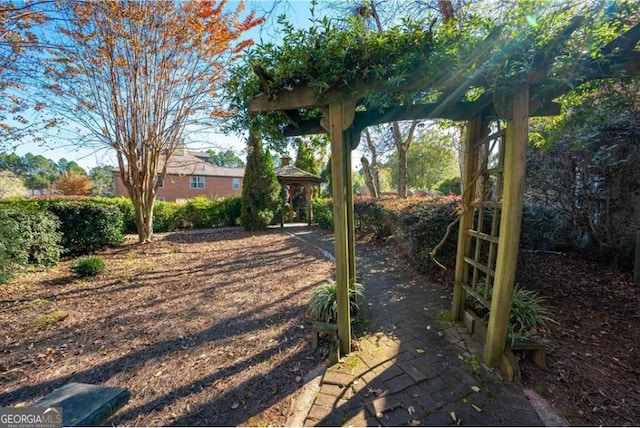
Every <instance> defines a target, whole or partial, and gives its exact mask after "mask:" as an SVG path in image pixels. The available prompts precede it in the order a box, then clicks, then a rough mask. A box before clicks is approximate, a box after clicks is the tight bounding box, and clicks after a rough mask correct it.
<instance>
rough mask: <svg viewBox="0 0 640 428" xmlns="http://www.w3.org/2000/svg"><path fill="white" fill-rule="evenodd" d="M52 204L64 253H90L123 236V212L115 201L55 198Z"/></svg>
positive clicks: (112, 243) (114, 243)
mask: <svg viewBox="0 0 640 428" xmlns="http://www.w3.org/2000/svg"><path fill="white" fill-rule="evenodd" d="M50 207H51V211H52V212H53V213H54V214H55V215H57V216H58V219H60V231H61V232H62V246H63V247H64V252H65V254H68V255H72V256H73V255H82V254H90V253H93V252H95V251H97V250H100V249H102V248H105V247H108V246H115V245H118V244H120V243H121V242H122V240H123V238H124V235H123V233H122V231H123V216H122V212H121V211H120V210H119V209H118V208H117V207H116V206H114V205H107V204H95V203H86V202H80V201H71V202H68V201H55V202H52V203H51V205H50Z"/></svg>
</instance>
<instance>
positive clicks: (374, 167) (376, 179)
mask: <svg viewBox="0 0 640 428" xmlns="http://www.w3.org/2000/svg"><path fill="white" fill-rule="evenodd" d="M364 135H365V141H366V142H367V147H368V148H369V151H370V152H371V163H370V164H369V165H368V167H369V173H370V175H371V180H372V183H373V185H374V187H375V188H376V192H375V196H374V197H375V198H379V197H380V174H378V150H377V149H376V146H375V144H373V139H372V138H371V133H370V132H369V128H366V129H365V130H364ZM363 157H364V156H363ZM365 159H366V158H365ZM360 161H362V159H361V160H360ZM363 166H364V164H363ZM365 174H366V172H365ZM365 178H366V176H365ZM367 186H368V184H367ZM369 190H371V189H369ZM373 195H374V194H373V193H372V194H371V196H373Z"/></svg>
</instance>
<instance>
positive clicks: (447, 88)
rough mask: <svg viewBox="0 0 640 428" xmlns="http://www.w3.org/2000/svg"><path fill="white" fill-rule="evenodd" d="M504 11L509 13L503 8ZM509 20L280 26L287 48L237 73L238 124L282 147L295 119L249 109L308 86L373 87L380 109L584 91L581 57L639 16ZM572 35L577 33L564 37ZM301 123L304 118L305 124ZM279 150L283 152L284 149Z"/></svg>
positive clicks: (573, 7) (368, 98) (563, 12)
mask: <svg viewBox="0 0 640 428" xmlns="http://www.w3.org/2000/svg"><path fill="white" fill-rule="evenodd" d="M502 6H504V4H502ZM509 7H510V8H511V9H510V10H509V14H506V15H504V16H508V18H509V20H508V21H506V20H505V21H503V22H499V21H497V22H496V21H493V20H492V19H491V16H490V15H487V14H485V15H484V16H480V15H475V16H474V15H470V16H466V17H465V18H464V21H463V22H460V21H455V20H452V21H449V22H447V23H441V22H439V21H437V20H436V19H433V17H429V16H427V17H426V18H425V19H423V20H410V19H399V20H397V24H396V25H395V26H392V27H390V28H389V29H387V30H385V31H373V30H371V29H370V28H369V27H368V26H367V25H366V23H365V20H364V19H363V18H362V17H361V16H352V17H349V18H348V19H347V20H346V22H345V23H344V24H342V25H341V26H340V27H337V26H336V25H335V24H334V23H333V22H332V21H331V20H330V19H328V18H326V17H324V18H321V19H316V18H314V19H313V25H312V26H311V27H309V28H307V29H296V28H294V27H293V25H291V24H290V23H289V22H287V21H286V19H285V18H284V17H280V19H279V24H280V25H281V26H282V41H281V43H279V44H275V43H262V44H258V45H256V46H255V47H254V49H253V50H252V51H251V52H250V53H249V55H248V56H247V58H248V59H247V61H246V62H244V63H243V64H242V65H240V66H237V67H236V68H235V69H233V70H231V75H232V78H231V81H230V85H229V89H230V93H231V94H232V98H231V104H232V106H233V107H235V108H236V110H237V114H236V116H235V118H234V121H233V122H232V124H231V125H230V127H231V128H235V129H243V130H244V129H248V128H251V129H253V130H254V131H256V130H257V131H258V132H260V133H261V134H262V135H265V136H266V137H267V138H268V139H269V140H270V141H271V144H272V146H273V145H274V144H275V146H278V144H280V145H281V147H282V145H283V144H284V143H283V135H282V129H283V127H284V126H286V125H287V124H288V123H290V119H287V118H286V117H285V116H283V115H281V114H280V113H277V112H272V113H267V114H261V115H253V114H250V113H249V112H248V103H249V101H250V100H251V99H252V98H254V97H255V96H257V95H258V94H262V95H263V96H266V97H268V98H269V99H273V100H275V99H277V98H278V96H280V95H281V94H283V93H286V92H287V91H291V90H293V89H294V88H299V87H308V88H311V89H312V90H313V92H314V93H315V94H316V96H317V97H318V98H320V97H322V95H323V94H324V93H325V92H326V91H330V90H349V89H350V88H351V89H353V88H355V86H356V85H357V84H362V83H364V84H369V85H370V88H371V90H370V92H369V93H368V94H366V95H365V96H364V98H363V99H362V100H361V102H360V106H361V108H364V109H367V110H370V109H381V108H385V107H392V106H397V105H406V104H411V103H415V102H433V101H436V100H439V99H442V98H444V97H446V96H447V95H449V94H451V93H454V92H455V91H456V89H458V88H460V87H463V88H464V86H462V84H463V82H465V81H466V82H469V81H473V82H474V86H473V87H472V88H471V89H470V90H466V91H464V90H463V91H461V93H459V94H456V97H458V98H459V99H463V100H464V99H466V100H473V99H476V98H477V97H478V96H480V95H482V94H483V93H493V94H496V93H497V94H499V95H501V96H508V95H509V94H510V93H512V92H513V90H514V88H515V87H516V86H518V85H520V84H521V83H524V82H527V81H528V79H529V78H530V76H531V73H532V72H539V73H542V74H543V75H544V77H545V78H547V81H546V83H545V84H546V85H551V86H552V85H566V84H567V83H568V84H569V86H573V85H579V84H580V83H581V77H580V73H581V72H582V71H581V70H580V67H578V65H579V63H580V58H583V57H584V55H585V52H593V56H594V57H598V55H600V56H602V57H603V58H604V57H605V56H606V55H607V53H606V52H600V53H598V52H597V49H594V46H598V47H600V46H603V45H604V44H605V43H607V42H608V41H610V40H612V39H613V38H614V37H615V36H616V35H619V34H620V32H621V31H623V30H624V29H625V25H628V24H623V20H622V19H621V17H629V16H634V13H635V14H637V11H635V9H634V8H633V2H632V1H625V0H621V1H619V2H609V3H607V2H558V1H551V0H542V1H526V0H525V1H521V2H517V3H515V4H514V3H510V6H509ZM567 26H571V27H572V28H571V30H572V31H567V32H566V33H565V30H566V28H567ZM298 116H299V117H298ZM319 116H320V112H319V111H318V110H317V109H314V108H308V109H301V110H300V111H298V113H297V116H296V117H295V118H294V119H295V120H300V119H308V118H317V117H319ZM278 141H279V142H280V143H278Z"/></svg>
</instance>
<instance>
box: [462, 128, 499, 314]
mask: <svg viewBox="0 0 640 428" xmlns="http://www.w3.org/2000/svg"><path fill="white" fill-rule="evenodd" d="M472 150H475V151H476V157H477V159H478V165H477V169H476V172H475V174H474V175H473V180H472V181H471V183H472V184H471V185H473V186H475V188H474V189H473V190H474V193H475V200H474V201H472V202H471V203H470V204H469V207H468V208H467V209H469V210H473V223H472V225H471V227H470V228H469V229H467V230H466V233H465V240H466V245H465V248H466V249H467V251H466V254H465V256H464V263H465V265H466V266H465V269H467V272H465V281H464V282H463V283H462V284H461V285H462V287H463V288H464V289H465V291H466V293H467V296H468V297H469V298H471V300H472V301H473V302H474V303H477V304H479V305H480V306H481V307H484V308H486V309H489V308H490V306H491V304H490V300H491V292H492V288H493V283H494V279H495V266H496V255H497V252H498V236H499V232H500V214H501V209H502V183H503V171H504V132H503V131H498V132H496V133H494V134H492V135H490V136H488V137H485V138H483V139H481V140H480V141H478V142H477V143H476V144H475V145H474V146H473V147H472ZM471 306H474V305H473V304H472V305H471Z"/></svg>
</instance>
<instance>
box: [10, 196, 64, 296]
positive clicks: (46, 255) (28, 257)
mask: <svg viewBox="0 0 640 428" xmlns="http://www.w3.org/2000/svg"><path fill="white" fill-rule="evenodd" d="M57 226H58V222H57V219H56V218H55V217H54V216H53V215H52V214H50V213H48V212H43V211H32V210H27V209H24V208H23V209H6V208H3V209H1V210H0V283H5V282H8V281H9V280H11V278H12V277H13V276H14V275H15V274H16V273H18V272H19V271H20V270H22V269H23V268H24V267H25V266H27V265H29V264H32V265H40V266H52V265H55V264H56V263H57V262H58V261H59V260H60V252H61V247H60V234H59V233H58V232H57V230H56V229H57Z"/></svg>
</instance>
